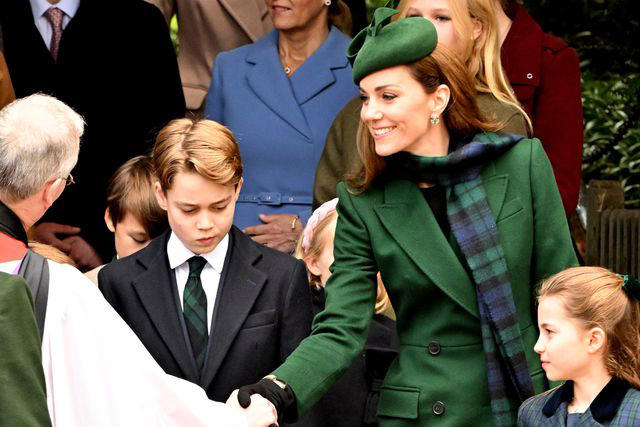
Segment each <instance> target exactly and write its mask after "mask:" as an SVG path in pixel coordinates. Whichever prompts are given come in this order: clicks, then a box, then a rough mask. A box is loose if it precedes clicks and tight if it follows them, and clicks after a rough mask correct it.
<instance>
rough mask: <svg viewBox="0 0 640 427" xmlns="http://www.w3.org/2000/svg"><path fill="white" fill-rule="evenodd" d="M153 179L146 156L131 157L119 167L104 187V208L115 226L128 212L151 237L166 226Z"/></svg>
mask: <svg viewBox="0 0 640 427" xmlns="http://www.w3.org/2000/svg"><path fill="white" fill-rule="evenodd" d="M154 180H155V177H154V174H153V165H152V164H151V158H150V157H149V156H137V157H134V158H133V159H130V160H128V161H127V162H125V163H124V164H123V165H122V166H120V167H119V168H118V170H117V171H116V172H115V173H114V174H113V176H112V177H111V181H109V187H108V188H107V209H109V216H110V217H111V221H112V223H113V226H114V227H117V225H118V223H120V221H122V220H123V219H124V217H125V216H126V215H127V214H131V215H133V216H134V217H135V218H136V219H137V220H138V222H139V223H140V224H141V225H142V227H143V228H144V230H145V231H146V232H147V234H148V235H149V237H150V238H152V239H153V238H155V237H157V236H159V235H160V234H162V232H163V231H164V230H166V229H167V228H168V227H169V223H168V222H167V213H166V211H164V210H163V209H162V208H161V207H160V205H159V204H158V201H157V200H156V197H155V194H154V193H153V182H154Z"/></svg>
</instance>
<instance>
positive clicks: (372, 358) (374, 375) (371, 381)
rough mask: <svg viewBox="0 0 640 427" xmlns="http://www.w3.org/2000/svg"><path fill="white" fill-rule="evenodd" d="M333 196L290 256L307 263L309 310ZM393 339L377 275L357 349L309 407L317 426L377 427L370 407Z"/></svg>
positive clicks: (325, 275) (319, 304)
mask: <svg viewBox="0 0 640 427" xmlns="http://www.w3.org/2000/svg"><path fill="white" fill-rule="evenodd" d="M337 203H338V199H332V200H330V201H328V202H326V203H324V204H323V205H322V206H320V207H319V208H318V209H316V210H315V211H314V212H313V214H312V215H311V217H310V218H309V221H308V222H307V225H306V227H305V228H304V231H303V233H302V236H301V238H300V240H299V241H298V245H297V247H296V252H295V255H296V257H297V258H299V259H302V260H303V261H304V262H305V264H306V265H307V273H308V276H309V284H310V286H311V294H312V297H313V310H314V314H318V313H319V312H320V311H322V310H323V309H324V303H325V300H324V287H325V285H326V283H327V279H329V276H331V272H330V271H329V267H330V266H331V264H332V263H333V236H334V234H335V231H336V222H337V220H338V213H337V212H336V205H337ZM397 349H398V338H397V334H396V325H395V313H394V312H393V307H392V306H391V302H390V301H389V296H388V295H387V291H386V290H385V288H384V285H383V284H382V280H380V277H379V276H378V293H377V297H376V302H375V314H374V316H373V321H372V322H371V327H370V329H369V336H368V338H367V342H366V344H365V346H364V351H363V352H362V357H359V358H357V359H356V360H355V361H354V363H353V364H352V365H351V367H350V368H349V369H348V370H347V372H346V374H345V375H344V376H343V377H342V378H341V379H340V380H339V381H338V382H337V383H336V384H335V385H334V386H333V387H332V388H331V390H330V391H329V392H328V393H327V394H326V395H325V397H324V398H322V399H321V400H320V402H319V403H318V404H317V405H316V406H315V412H314V416H315V417H316V418H320V420H319V421H321V422H320V423H319V425H330V426H334V427H342V426H344V427H357V426H374V425H375V426H377V425H378V423H377V420H376V410H377V401H378V395H379V393H380V385H381V384H382V380H383V379H384V376H385V374H386V373H387V370H388V369H389V365H390V364H391V361H392V360H393V359H394V358H395V357H396V354H397Z"/></svg>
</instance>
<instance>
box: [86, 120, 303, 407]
mask: <svg viewBox="0 0 640 427" xmlns="http://www.w3.org/2000/svg"><path fill="white" fill-rule="evenodd" d="M152 160H153V165H154V169H155V173H156V178H157V179H158V182H156V184H155V193H156V197H157V199H158V202H159V204H160V206H161V207H162V208H163V209H165V210H166V211H167V214H168V219H169V225H170V230H168V231H167V232H166V233H164V234H163V235H161V236H159V237H158V238H156V239H154V240H153V241H152V242H151V243H150V244H149V246H147V247H146V248H144V249H142V250H140V251H138V252H136V253H134V254H133V255H131V256H128V257H125V258H123V259H119V260H117V261H114V262H112V263H111V264H108V265H107V266H105V267H104V268H103V269H102V270H101V271H100V274H99V275H98V281H99V287H100V290H101V291H102V293H103V294H104V296H105V298H106V299H107V301H109V303H110V304H111V305H112V306H113V308H114V309H115V310H116V311H117V312H118V313H119V314H120V315H121V316H122V318H123V319H124V320H125V321H126V322H127V323H128V324H129V326H130V327H131V328H132V329H133V330H134V332H135V333H136V334H137V335H138V337H139V338H140V340H141V341H142V342H143V344H144V345H145V346H146V348H147V349H148V350H149V352H150V353H151V355H152V356H153V357H154V358H155V359H156V361H157V362H158V363H159V364H160V366H162V368H163V369H164V370H165V371H166V372H167V373H169V374H172V375H175V376H177V377H180V378H184V379H186V380H188V381H191V382H193V383H196V384H199V385H200V386H201V387H202V388H203V389H205V391H206V392H207V395H208V396H209V398H211V399H215V400H223V401H224V400H226V399H227V397H228V396H229V394H230V393H231V392H232V391H233V390H234V389H236V388H238V387H239V386H241V385H243V384H246V383H251V382H255V381H257V380H259V379H260V378H262V377H263V376H265V375H266V374H268V373H269V372H271V371H272V370H273V369H274V368H275V367H277V366H278V365H279V364H280V363H281V362H283V361H284V359H285V358H286V357H287V355H288V354H289V353H290V352H291V351H292V350H293V349H295V348H296V346H297V345H298V343H299V342H300V341H301V340H302V339H303V338H304V337H305V336H307V335H308V334H309V332H310V324H311V318H312V310H311V298H310V294H309V290H308V289H309V288H308V283H307V277H306V270H305V267H304V264H303V263H302V262H301V261H298V260H296V259H294V258H292V257H290V256H289V255H286V254H283V253H280V252H278V251H276V250H273V249H270V248H267V247H265V246H262V245H260V244H258V243H255V242H254V241H252V240H251V239H250V238H249V237H247V236H245V235H244V234H243V233H242V232H241V231H240V230H239V229H237V228H236V227H234V226H232V222H233V214H234V210H235V204H236V201H237V199H238V195H239V194H240V188H241V187H242V163H241V160H240V152H239V150H238V145H237V143H236V141H235V138H234V136H233V134H232V133H231V132H230V131H229V130H228V129H227V128H225V127H224V126H222V125H220V124H218V123H215V122H212V121H209V120H202V121H193V120H191V119H179V120H174V121H172V122H171V123H169V124H168V125H167V126H166V127H165V128H164V129H162V130H161V131H160V133H159V134H158V138H157V140H156V144H155V147H154V149H153V154H152Z"/></svg>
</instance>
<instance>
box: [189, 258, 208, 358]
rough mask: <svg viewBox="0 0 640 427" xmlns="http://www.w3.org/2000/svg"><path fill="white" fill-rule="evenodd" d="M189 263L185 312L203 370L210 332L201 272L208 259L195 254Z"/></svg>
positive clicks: (193, 346)
mask: <svg viewBox="0 0 640 427" xmlns="http://www.w3.org/2000/svg"><path fill="white" fill-rule="evenodd" d="M188 263H189V278H188V279H187V284H186V286H185V288H184V295H183V310H184V313H183V314H184V320H185V323H186V325H187V332H188V333H189V340H190V341H191V348H192V349H193V355H194V356H195V358H196V365H197V366H198V369H199V370H200V371H202V366H203V365H204V358H205V355H206V353H207V341H208V340H209V334H208V331H207V296H206V294H205V293H204V289H203V288H202V280H200V272H202V269H203V268H204V266H205V265H206V263H207V261H206V260H205V259H204V258H202V257H199V256H194V257H192V258H190V259H189V261H188Z"/></svg>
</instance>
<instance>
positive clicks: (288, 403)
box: [238, 378, 296, 422]
mask: <svg viewBox="0 0 640 427" xmlns="http://www.w3.org/2000/svg"><path fill="white" fill-rule="evenodd" d="M252 394H259V395H260V396H262V397H264V398H265V399H267V400H268V401H269V402H271V403H272V404H273V406H275V407H276V411H278V419H280V418H283V421H285V422H292V421H295V415H294V412H295V411H287V409H294V407H295V405H293V403H294V402H295V401H296V398H295V396H294V395H293V391H292V390H291V387H289V386H288V385H287V386H286V387H285V388H282V387H280V386H279V385H278V384H276V383H275V382H273V381H271V380H267V379H264V378H263V379H261V380H260V381H258V382H257V383H255V384H250V385H245V386H242V387H240V389H239V390H238V403H239V404H240V406H242V407H243V408H247V407H248V406H249V405H250V404H251V395H252Z"/></svg>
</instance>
